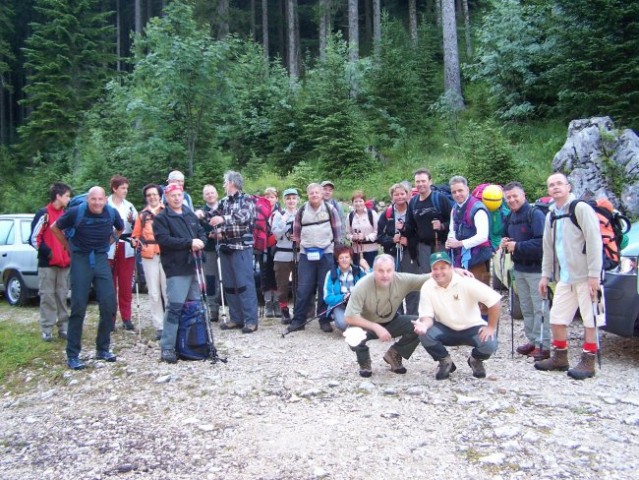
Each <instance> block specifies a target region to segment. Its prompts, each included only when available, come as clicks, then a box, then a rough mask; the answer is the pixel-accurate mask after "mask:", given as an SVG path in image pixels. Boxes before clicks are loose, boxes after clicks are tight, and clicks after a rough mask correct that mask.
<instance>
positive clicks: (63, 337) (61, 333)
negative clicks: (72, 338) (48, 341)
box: [58, 330, 67, 340]
mask: <svg viewBox="0 0 639 480" xmlns="http://www.w3.org/2000/svg"><path fill="white" fill-rule="evenodd" d="M58 338H59V339H60V340H66V339H67V332H65V331H63V330H60V331H59V332H58Z"/></svg>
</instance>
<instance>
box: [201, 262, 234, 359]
mask: <svg viewBox="0 0 639 480" xmlns="http://www.w3.org/2000/svg"><path fill="white" fill-rule="evenodd" d="M193 260H194V262H193V263H194V265H195V276H196V278H197V283H198V286H199V287H200V302H201V303H202V308H203V310H204V323H206V333H207V335H208V337H209V338H208V340H209V358H210V359H211V363H217V362H218V361H220V362H222V363H226V362H227V360H226V358H220V357H219V356H218V354H217V349H216V348H215V342H214V340H213V327H212V326H211V321H210V320H211V309H210V307H209V299H208V298H207V293H206V277H205V276H204V266H203V264H202V251H200V250H198V251H197V252H193Z"/></svg>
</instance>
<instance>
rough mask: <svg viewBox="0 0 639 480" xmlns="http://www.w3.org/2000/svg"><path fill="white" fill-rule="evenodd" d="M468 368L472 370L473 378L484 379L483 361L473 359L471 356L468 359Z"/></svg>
mask: <svg viewBox="0 0 639 480" xmlns="http://www.w3.org/2000/svg"><path fill="white" fill-rule="evenodd" d="M468 366H469V367H470V368H471V369H472V370H473V377H475V378H486V368H484V361H483V360H481V359H480V358H475V357H473V356H472V355H471V356H470V357H468Z"/></svg>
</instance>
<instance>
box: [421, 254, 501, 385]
mask: <svg viewBox="0 0 639 480" xmlns="http://www.w3.org/2000/svg"><path fill="white" fill-rule="evenodd" d="M430 265H431V279H430V280H428V281H427V282H425V283H424V285H423V286H422V289H421V292H420V299H419V320H415V321H413V325H414V328H415V333H416V334H417V335H419V339H420V341H421V343H422V345H423V346H424V348H425V349H426V351H427V352H428V353H429V354H430V356H431V357H433V360H436V361H438V362H439V367H438V369H437V374H436V375H435V378H436V379H437V380H444V379H446V378H448V377H449V375H450V373H452V372H454V371H455V370H456V369H457V367H456V366H455V364H454V363H453V361H452V360H451V358H450V355H449V354H448V351H447V350H446V346H453V345H469V346H471V347H474V348H473V350H472V352H471V355H470V357H468V365H469V366H470V368H471V369H472V371H473V376H474V377H476V378H484V377H485V376H486V369H485V368H484V360H487V359H488V358H490V356H491V355H492V354H493V353H495V351H496V350H497V323H498V322H499V314H500V300H501V295H499V294H498V293H497V292H495V291H494V290H493V289H491V288H490V287H488V286H487V285H485V284H484V283H482V282H480V281H479V280H477V279H475V278H469V277H462V276H460V275H458V274H457V273H455V271H454V269H453V266H452V261H451V259H450V256H449V255H448V254H447V253H446V252H437V253H433V254H432V255H431V256H430ZM479 303H483V304H484V305H486V307H488V322H486V321H485V320H484V319H482V317H481V312H480V309H479Z"/></svg>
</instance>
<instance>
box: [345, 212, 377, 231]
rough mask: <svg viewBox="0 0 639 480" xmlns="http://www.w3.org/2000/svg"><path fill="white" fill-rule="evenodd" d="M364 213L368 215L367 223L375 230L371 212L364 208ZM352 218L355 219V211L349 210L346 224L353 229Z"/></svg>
mask: <svg viewBox="0 0 639 480" xmlns="http://www.w3.org/2000/svg"><path fill="white" fill-rule="evenodd" d="M366 213H368V223H370V224H371V227H373V228H375V223H374V221H373V210H371V209H370V208H368V207H366ZM353 218H355V210H351V211H350V212H349V213H348V224H349V225H350V226H351V229H352V228H353Z"/></svg>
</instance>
